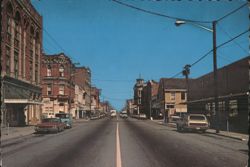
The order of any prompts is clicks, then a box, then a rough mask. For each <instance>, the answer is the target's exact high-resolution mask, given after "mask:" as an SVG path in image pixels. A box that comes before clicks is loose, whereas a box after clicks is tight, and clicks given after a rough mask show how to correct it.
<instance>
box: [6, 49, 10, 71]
mask: <svg viewBox="0 0 250 167" xmlns="http://www.w3.org/2000/svg"><path fill="white" fill-rule="evenodd" d="M6 74H7V75H8V76H9V75H10V48H9V47H6Z"/></svg>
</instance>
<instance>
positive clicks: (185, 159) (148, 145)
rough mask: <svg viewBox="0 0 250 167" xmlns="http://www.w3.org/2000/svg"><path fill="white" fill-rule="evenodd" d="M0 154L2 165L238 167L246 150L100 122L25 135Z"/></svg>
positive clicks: (157, 128)
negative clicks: (1, 155)
mask: <svg viewBox="0 0 250 167" xmlns="http://www.w3.org/2000/svg"><path fill="white" fill-rule="evenodd" d="M117 140H119V141H117ZM2 153H3V166H5V167H16V166H19V167H45V166H46V167H59V166H60V167H83V166H86V167H116V166H122V167H173V166H175V167H176V166H177V167H181V166H185V167H187V166H192V167H194V166H197V167H198V166H199V167H200V166H209V167H211V166H220V167H221V166H227V167H239V166H246V162H247V159H248V146H247V141H239V140H235V139H231V138H226V137H222V136H217V135H215V134H209V133H179V132H177V131H176V128H171V127H167V126H162V125H159V124H156V123H155V122H152V121H150V120H145V121H142V120H136V119H133V118H128V119H121V118H118V119H115V118H113V119H109V118H104V119H100V120H93V121H86V122H79V123H76V124H75V125H74V126H73V128H72V129H69V130H65V131H63V132H61V133H57V134H32V135H30V136H26V137H24V138H23V139H22V140H21V141H19V142H17V143H14V144H10V145H6V146H5V147H3V148H2Z"/></svg>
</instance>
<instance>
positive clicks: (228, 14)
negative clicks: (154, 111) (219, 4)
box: [216, 3, 248, 22]
mask: <svg viewBox="0 0 250 167" xmlns="http://www.w3.org/2000/svg"><path fill="white" fill-rule="evenodd" d="M247 4H248V3H244V4H243V5H241V6H240V7H238V8H237V9H235V10H233V11H231V12H229V13H227V14H226V15H224V16H222V17H221V18H219V19H217V20H216V21H217V22H219V21H221V20H222V19H224V18H226V17H228V16H230V15H231V14H233V13H235V12H237V11H238V10H240V9H241V8H243V7H244V6H246V5H247Z"/></svg>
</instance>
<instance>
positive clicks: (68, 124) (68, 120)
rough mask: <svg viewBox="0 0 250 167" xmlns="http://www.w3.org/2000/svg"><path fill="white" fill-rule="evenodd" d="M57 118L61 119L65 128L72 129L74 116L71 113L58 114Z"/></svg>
mask: <svg viewBox="0 0 250 167" xmlns="http://www.w3.org/2000/svg"><path fill="white" fill-rule="evenodd" d="M55 117H57V118H60V119H61V121H62V122H63V123H64V124H65V128H72V123H73V120H72V115H71V114H69V113H57V114H56V115H55Z"/></svg>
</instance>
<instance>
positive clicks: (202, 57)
mask: <svg viewBox="0 0 250 167" xmlns="http://www.w3.org/2000/svg"><path fill="white" fill-rule="evenodd" d="M247 32H249V29H248V30H246V31H244V32H242V33H240V34H238V35H237V36H235V37H233V38H231V39H229V40H228V41H226V42H224V43H222V44H220V45H218V46H217V47H216V48H217V49H218V48H220V47H222V46H224V45H226V44H228V43H230V42H232V41H233V40H235V39H237V38H239V37H240V36H242V35H244V34H246V33H247ZM212 52H213V49H211V50H210V51H208V52H207V53H206V54H204V55H203V56H201V57H200V58H199V59H198V60H196V61H195V62H193V63H192V64H190V68H191V67H193V66H194V65H196V64H197V63H199V62H200V61H201V60H203V59H204V58H205V57H207V56H208V55H209V54H210V53H212ZM180 74H182V71H180V72H178V73H177V74H175V75H174V76H173V77H171V78H176V77H177V76H179V75H180Z"/></svg>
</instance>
